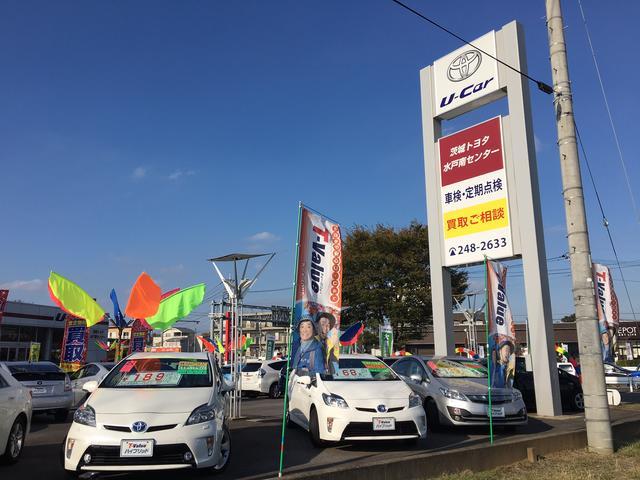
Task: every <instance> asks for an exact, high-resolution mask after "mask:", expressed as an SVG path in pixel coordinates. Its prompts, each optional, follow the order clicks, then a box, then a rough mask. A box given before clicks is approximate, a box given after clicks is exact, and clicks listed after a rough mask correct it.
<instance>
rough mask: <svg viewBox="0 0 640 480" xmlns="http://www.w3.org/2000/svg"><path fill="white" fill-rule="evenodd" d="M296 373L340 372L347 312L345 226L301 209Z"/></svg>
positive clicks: (295, 317)
mask: <svg viewBox="0 0 640 480" xmlns="http://www.w3.org/2000/svg"><path fill="white" fill-rule="evenodd" d="M299 228H300V229H299V232H298V239H299V240H298V245H299V246H298V252H297V254H298V257H297V258H298V261H297V265H298V270H297V272H296V288H295V292H294V295H295V297H294V298H295V309H294V315H293V337H292V345H291V355H292V356H291V358H292V362H291V367H292V368H307V369H309V371H310V372H311V373H312V374H313V373H325V372H326V371H327V370H329V371H333V369H334V368H337V362H338V357H339V354H340V310H341V307H342V238H341V236H340V225H339V224H337V223H335V222H333V221H332V220H329V219H328V218H326V217H324V216H322V215H320V214H318V213H316V212H314V211H312V210H310V209H308V208H306V207H303V206H302V205H301V206H300V227H299Z"/></svg>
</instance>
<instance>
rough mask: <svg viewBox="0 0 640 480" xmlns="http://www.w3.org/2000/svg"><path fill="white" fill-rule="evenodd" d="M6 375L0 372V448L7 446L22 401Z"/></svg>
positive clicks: (15, 387)
mask: <svg viewBox="0 0 640 480" xmlns="http://www.w3.org/2000/svg"><path fill="white" fill-rule="evenodd" d="M5 375H7V374H6V373H5V372H3V371H1V370H0V446H2V445H4V444H5V442H6V440H7V438H8V436H9V430H10V429H11V426H12V425H13V419H14V418H15V417H16V415H17V412H16V410H17V408H18V403H19V400H20V399H19V398H18V397H19V395H18V394H19V393H20V392H19V391H18V387H17V386H15V385H12V384H10V383H9V381H8V380H7V379H6V378H5Z"/></svg>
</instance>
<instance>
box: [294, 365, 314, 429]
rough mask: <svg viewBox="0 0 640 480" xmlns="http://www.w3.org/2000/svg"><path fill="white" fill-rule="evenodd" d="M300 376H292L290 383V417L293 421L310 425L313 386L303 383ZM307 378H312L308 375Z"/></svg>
mask: <svg viewBox="0 0 640 480" xmlns="http://www.w3.org/2000/svg"><path fill="white" fill-rule="evenodd" d="M301 378H302V377H299V376H298V375H295V374H294V375H292V376H291V378H290V381H289V384H290V385H289V415H290V417H291V419H292V420H293V421H295V422H296V423H299V424H300V425H303V426H304V427H306V426H308V425H309V410H310V407H311V388H314V387H312V386H311V385H304V384H302V383H301V381H300V379H301ZM306 378H310V377H309V376H308V375H307V376H306Z"/></svg>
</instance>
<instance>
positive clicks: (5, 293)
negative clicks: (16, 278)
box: [0, 290, 9, 323]
mask: <svg viewBox="0 0 640 480" xmlns="http://www.w3.org/2000/svg"><path fill="white" fill-rule="evenodd" d="M7 298H9V290H0V323H2V315H3V314H4V307H5V305H6V304H7Z"/></svg>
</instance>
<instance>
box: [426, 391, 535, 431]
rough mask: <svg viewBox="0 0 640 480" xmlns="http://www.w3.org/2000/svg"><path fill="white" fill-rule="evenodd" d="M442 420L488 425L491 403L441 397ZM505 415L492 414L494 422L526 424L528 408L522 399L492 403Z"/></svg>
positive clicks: (454, 423) (445, 421) (453, 422)
mask: <svg viewBox="0 0 640 480" xmlns="http://www.w3.org/2000/svg"><path fill="white" fill-rule="evenodd" d="M437 403H438V411H439V414H440V422H441V423H444V424H448V425H488V424H489V410H488V409H489V404H488V403H480V402H471V401H467V400H453V399H449V398H444V397H442V398H440V399H438V401H437ZM492 407H493V409H495V410H497V411H499V412H500V413H503V415H500V413H498V414H494V415H492V419H493V423H494V424H500V425H525V424H526V423H527V421H528V415H527V408H526V407H525V405H524V402H523V401H522V399H520V400H516V401H514V402H506V403H499V404H494V405H492Z"/></svg>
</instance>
